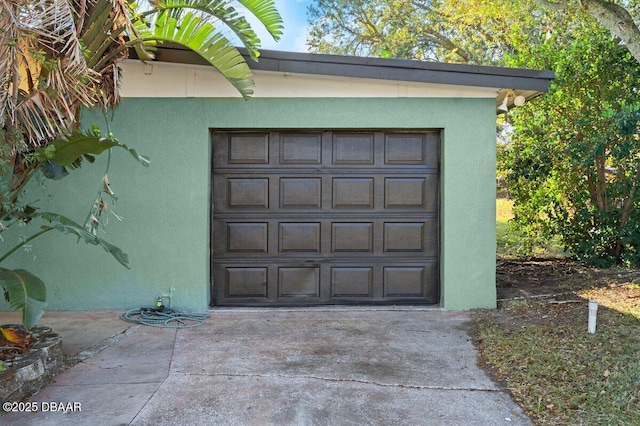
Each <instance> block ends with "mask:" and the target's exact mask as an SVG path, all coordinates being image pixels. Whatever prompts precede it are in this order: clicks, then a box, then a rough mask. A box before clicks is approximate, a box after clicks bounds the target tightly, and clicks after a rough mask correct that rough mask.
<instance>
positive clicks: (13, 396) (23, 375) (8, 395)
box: [0, 324, 63, 403]
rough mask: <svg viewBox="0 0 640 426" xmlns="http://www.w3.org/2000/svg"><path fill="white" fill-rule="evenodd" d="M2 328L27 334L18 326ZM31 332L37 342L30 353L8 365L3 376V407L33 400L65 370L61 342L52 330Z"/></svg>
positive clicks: (0, 377) (0, 379)
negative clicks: (25, 400) (35, 395)
mask: <svg viewBox="0 0 640 426" xmlns="http://www.w3.org/2000/svg"><path fill="white" fill-rule="evenodd" d="M2 327H7V328H16V329H23V330H24V328H23V327H22V326H21V325H18V324H6V325H2ZM30 331H31V333H32V334H33V335H34V337H35V339H36V343H35V344H34V345H33V347H32V348H31V351H30V352H29V353H28V354H25V355H23V356H21V357H19V358H18V359H17V360H15V361H5V366H6V367H7V369H6V370H5V371H2V372H0V399H1V400H2V402H3V403H4V402H7V401H8V402H18V401H21V400H23V399H25V398H28V397H30V396H33V395H34V394H36V393H37V392H38V391H39V390H40V389H42V388H43V387H44V386H46V385H47V384H48V383H49V381H50V380H51V378H52V377H53V376H55V375H56V374H57V373H58V372H59V371H60V370H61V369H62V363H63V355H62V338H61V337H60V336H59V335H57V334H55V333H53V332H52V331H51V328H49V327H34V328H32V329H31V330H30Z"/></svg>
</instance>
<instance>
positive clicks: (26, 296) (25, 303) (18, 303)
mask: <svg viewBox="0 0 640 426" xmlns="http://www.w3.org/2000/svg"><path fill="white" fill-rule="evenodd" d="M0 285H2V287H4V290H5V295H6V297H8V301H9V306H10V307H11V308H12V309H15V310H22V325H24V327H25V328H27V329H29V328H31V327H33V326H34V325H35V324H36V323H37V322H38V320H39V319H40V318H41V317H42V315H43V314H44V310H45V308H46V307H47V302H46V300H47V288H46V287H45V285H44V283H43V282H42V280H41V279H40V278H38V277H36V276H35V275H33V274H31V272H29V271H25V270H24V269H15V270H10V269H5V268H0Z"/></svg>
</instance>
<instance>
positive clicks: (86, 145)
mask: <svg viewBox="0 0 640 426" xmlns="http://www.w3.org/2000/svg"><path fill="white" fill-rule="evenodd" d="M53 144H54V145H55V147H56V151H55V153H54V154H53V158H51V160H52V161H54V162H56V163H57V164H59V165H61V166H63V167H68V166H71V165H72V164H73V163H75V162H76V161H77V160H78V158H81V157H82V156H83V155H85V154H95V155H98V154H101V153H102V152H103V151H106V150H107V149H109V148H113V147H114V146H118V141H116V140H114V139H109V138H101V137H99V136H84V135H74V136H72V137H71V138H70V139H68V140H63V139H58V140H56V141H54V142H53Z"/></svg>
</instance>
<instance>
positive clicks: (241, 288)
mask: <svg viewBox="0 0 640 426" xmlns="http://www.w3.org/2000/svg"><path fill="white" fill-rule="evenodd" d="M267 273H268V268H266V267H263V268H238V267H236V268H225V281H224V282H225V290H226V291H225V293H226V294H225V296H226V297H230V298H238V297H240V298H247V297H259V298H266V297H267V282H268V279H267Z"/></svg>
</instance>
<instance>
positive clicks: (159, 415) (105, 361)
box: [0, 308, 532, 426]
mask: <svg viewBox="0 0 640 426" xmlns="http://www.w3.org/2000/svg"><path fill="white" fill-rule="evenodd" d="M119 314H120V312H114V311H107V312H105V311H102V312H48V313H46V314H45V316H44V317H43V319H42V320H41V321H40V324H42V325H47V326H50V327H51V328H53V330H54V332H57V333H58V334H60V335H61V336H62V338H63V351H64V352H65V354H66V355H67V356H72V355H74V356H76V357H77V358H78V359H83V360H82V361H80V362H78V363H77V364H76V365H75V366H73V367H72V368H70V369H68V370H67V371H65V372H63V373H60V374H59V375H57V376H56V377H55V378H54V380H53V382H52V383H51V384H50V385H49V386H47V387H45V388H44V389H42V390H41V391H40V392H39V393H38V394H37V395H36V396H35V397H34V398H33V399H32V400H33V401H35V402H38V403H39V404H40V406H43V405H42V403H47V404H45V405H44V406H45V407H46V406H47V405H48V407H49V408H51V407H52V406H55V405H57V407H56V408H61V407H62V408H69V410H68V411H67V412H62V411H56V412H52V411H51V409H49V411H47V412H44V411H40V412H38V413H8V414H4V415H2V417H0V423H2V424H11V425H88V424H94V425H98V424H99V425H261V426H262V425H358V426H360V425H465V426H466V425H492V426H493V425H531V424H532V423H531V421H530V420H529V419H528V418H527V417H526V416H525V415H524V414H523V412H522V410H521V409H520V408H519V407H518V406H517V405H516V404H515V403H514V402H513V401H512V399H511V398H510V397H509V395H508V393H507V392H506V391H505V390H504V389H502V388H500V387H499V385H497V384H496V383H494V382H492V381H491V379H490V378H489V377H488V376H487V375H486V374H485V373H484V372H483V371H482V370H481V369H480V368H478V367H477V365H476V357H477V353H476V351H475V349H474V347H473V345H472V343H471V342H470V338H469V336H468V334H467V332H466V327H467V325H468V321H469V317H468V315H467V314H465V313H452V312H445V311H441V310H438V309H411V308H409V309H344V308H335V309H332V308H323V309H304V310H301V309H296V310H250V309H238V310H214V311H212V312H211V318H209V319H207V320H206V321H205V325H204V326H202V327H198V328H192V329H181V330H177V331H176V330H174V329H162V328H155V327H149V326H141V325H134V324H130V323H127V322H124V321H122V320H120V319H119ZM11 322H16V314H15V313H8V312H2V313H0V324H3V323H11ZM52 403H57V404H52ZM60 403H63V405H59V404H60ZM78 408H80V410H78Z"/></svg>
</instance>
